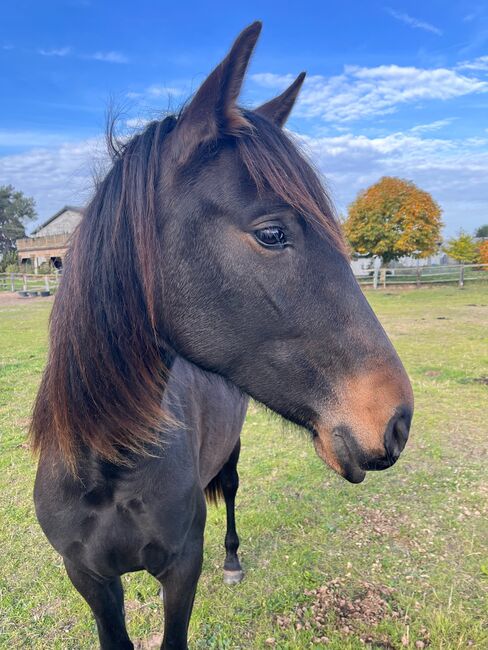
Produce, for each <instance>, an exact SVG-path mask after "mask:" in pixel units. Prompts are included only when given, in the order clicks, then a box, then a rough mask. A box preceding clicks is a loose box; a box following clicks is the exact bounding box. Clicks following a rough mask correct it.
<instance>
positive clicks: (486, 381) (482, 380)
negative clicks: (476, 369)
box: [473, 375, 488, 386]
mask: <svg viewBox="0 0 488 650" xmlns="http://www.w3.org/2000/svg"><path fill="white" fill-rule="evenodd" d="M473 381H474V383H475V384H483V386H488V375H481V377H475V378H474V379H473Z"/></svg>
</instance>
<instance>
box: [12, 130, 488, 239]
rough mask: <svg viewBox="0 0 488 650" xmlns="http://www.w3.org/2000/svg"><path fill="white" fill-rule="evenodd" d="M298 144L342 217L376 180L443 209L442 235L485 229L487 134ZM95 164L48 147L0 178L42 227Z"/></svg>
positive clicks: (62, 147) (74, 150)
mask: <svg viewBox="0 0 488 650" xmlns="http://www.w3.org/2000/svg"><path fill="white" fill-rule="evenodd" d="M423 126H425V125H423ZM296 137H297V139H298V140H299V142H300V143H301V144H302V146H303V147H304V148H305V149H306V151H307V152H308V153H309V156H310V157H311V158H312V160H313V161H314V162H315V164H316V166H317V167H318V168H319V169H320V170H321V172H322V173H323V174H324V176H325V179H326V181H327V183H328V185H329V186H330V187H331V188H332V195H333V198H334V200H335V201H336V203H337V206H338V208H339V209H340V210H341V211H343V212H344V211H345V209H346V207H347V205H348V204H349V203H350V202H351V201H352V200H353V199H354V197H355V195H356V194H357V192H358V191H359V190H361V189H363V188H365V187H367V186H368V185H370V184H371V183H374V182H375V181H377V180H378V179H379V178H380V177H381V176H384V175H394V176H400V177H403V178H408V179H411V180H413V181H414V182H416V183H418V185H419V186H420V187H422V188H424V189H426V190H427V191H429V192H431V193H432V194H433V196H434V198H435V199H436V200H437V201H439V203H440V204H441V206H442V207H443V209H444V219H445V222H446V225H447V228H446V230H447V233H448V234H453V233H455V232H456V231H457V230H458V229H459V227H461V226H462V227H464V228H465V229H467V230H473V229H474V228H475V227H476V226H478V225H479V224H480V223H483V222H484V221H486V205H488V184H487V183H486V178H488V134H487V135H486V136H484V137H478V138H470V139H467V140H466V139H465V140H452V139H443V138H439V137H427V136H423V135H422V133H421V132H419V131H417V132H411V131H410V132H398V133H393V134H391V135H388V136H385V137H377V138H368V137H366V136H364V135H353V134H351V133H345V134H342V135H338V136H334V137H318V138H312V137H308V136H296ZM94 162H95V163H97V165H98V166H102V167H104V166H106V164H107V156H106V154H105V150H104V142H103V139H102V138H93V139H90V140H82V141H79V142H70V143H67V142H64V143H56V142H54V141H53V142H50V144H49V146H44V147H42V148H34V149H31V150H30V151H27V152H25V153H22V154H16V155H8V156H3V157H0V178H1V179H2V182H5V183H11V184H12V185H14V187H16V188H18V189H19V190H22V191H23V192H25V193H26V194H27V195H29V196H34V198H35V199H36V203H37V206H38V212H39V217H40V220H41V221H42V220H44V219H46V218H47V217H49V216H50V215H51V214H54V213H55V212H56V211H57V210H59V208H60V207H62V206H63V205H65V204H74V205H83V204H84V203H85V202H86V201H87V199H88V198H89V196H90V195H91V192H92V188H93V182H92V171H93V169H94Z"/></svg>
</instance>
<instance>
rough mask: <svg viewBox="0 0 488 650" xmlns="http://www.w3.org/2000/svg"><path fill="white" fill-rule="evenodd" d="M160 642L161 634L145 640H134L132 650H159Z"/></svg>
mask: <svg viewBox="0 0 488 650" xmlns="http://www.w3.org/2000/svg"><path fill="white" fill-rule="evenodd" d="M162 642H163V635H162V634H152V635H151V636H150V637H148V638H147V639H139V640H137V639H136V641H135V642H134V650H159V648H160V647H161V643H162Z"/></svg>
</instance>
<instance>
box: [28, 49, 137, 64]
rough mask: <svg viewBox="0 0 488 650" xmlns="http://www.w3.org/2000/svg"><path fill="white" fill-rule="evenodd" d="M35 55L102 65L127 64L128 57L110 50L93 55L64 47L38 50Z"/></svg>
mask: <svg viewBox="0 0 488 650" xmlns="http://www.w3.org/2000/svg"><path fill="white" fill-rule="evenodd" d="M37 53H38V54H40V55H41V56H60V57H65V56H74V57H76V58H78V59H91V60H93V61H103V62H104V63H129V57H128V56H126V55H125V54H123V53H122V52H116V51H115V50H111V51H109V52H102V51H98V52H93V53H88V54H87V53H83V52H76V51H75V50H74V48H72V47H69V46H66V47H53V48H50V49H45V48H39V49H38V50H37Z"/></svg>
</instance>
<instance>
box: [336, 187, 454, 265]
mask: <svg viewBox="0 0 488 650" xmlns="http://www.w3.org/2000/svg"><path fill="white" fill-rule="evenodd" d="M441 227H442V221H441V208H440V207H439V205H438V204H437V203H436V202H435V201H434V199H433V198H432V197H431V195H430V194H429V193H428V192H425V191H424V190H421V189H419V188H418V187H417V186H416V185H415V184H414V183H412V182H410V181H406V180H403V179H401V178H395V177H392V176H385V177H383V178H382V179H380V180H379V181H378V182H377V183H375V184H374V185H371V187H369V188H368V189H366V190H363V191H361V192H360V193H359V194H358V196H357V198H356V200H355V201H354V202H353V203H352V204H351V205H350V206H349V211H348V216H347V219H346V221H345V223H344V231H345V233H346V237H347V238H348V240H349V243H350V244H351V246H352V248H353V250H354V251H356V252H357V253H361V254H363V255H379V256H380V257H382V258H383V262H384V263H385V264H386V263H388V262H390V261H391V260H394V259H398V258H399V257H402V256H403V255H414V256H416V257H427V256H429V255H432V254H433V253H434V252H435V251H436V250H437V243H438V242H439V240H440V230H441Z"/></svg>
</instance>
